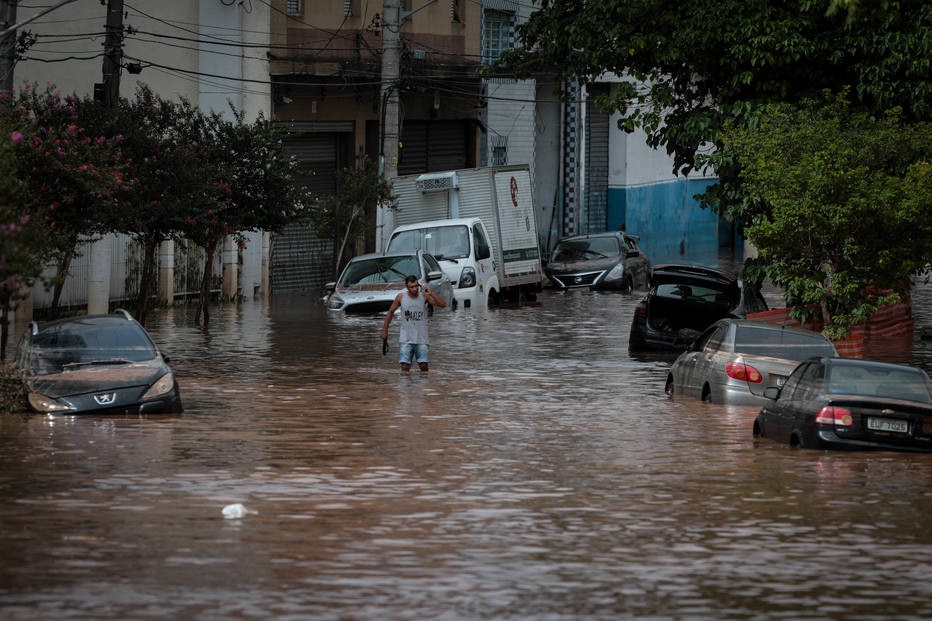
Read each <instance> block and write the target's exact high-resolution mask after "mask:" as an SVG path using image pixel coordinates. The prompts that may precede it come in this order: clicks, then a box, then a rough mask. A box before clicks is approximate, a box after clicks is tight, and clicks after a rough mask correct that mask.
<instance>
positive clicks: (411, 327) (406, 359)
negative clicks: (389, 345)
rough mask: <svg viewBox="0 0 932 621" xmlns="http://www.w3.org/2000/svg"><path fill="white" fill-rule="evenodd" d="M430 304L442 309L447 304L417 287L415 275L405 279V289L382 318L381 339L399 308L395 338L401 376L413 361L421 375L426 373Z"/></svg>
mask: <svg viewBox="0 0 932 621" xmlns="http://www.w3.org/2000/svg"><path fill="white" fill-rule="evenodd" d="M428 304H433V305H434V306H436V307H438V308H444V307H445V306H446V305H447V303H446V302H444V301H443V298H440V297H438V296H436V295H434V293H433V292H432V291H431V290H430V289H428V288H427V287H421V284H420V283H419V282H418V281H417V276H408V277H407V278H405V290H404V291H402V292H401V293H399V294H398V295H397V296H395V300H394V301H393V302H392V305H391V308H389V309H388V314H387V315H385V325H384V326H383V327H382V340H383V341H384V340H385V339H387V338H388V324H390V323H391V322H392V317H394V316H395V311H396V310H398V307H401V334H400V335H399V337H398V362H400V363H401V374H402V375H409V374H410V373H411V363H412V362H413V361H414V360H417V364H418V366H419V367H420V369H421V373H427V370H428V356H427V350H428V344H427V341H428V337H427V305H428Z"/></svg>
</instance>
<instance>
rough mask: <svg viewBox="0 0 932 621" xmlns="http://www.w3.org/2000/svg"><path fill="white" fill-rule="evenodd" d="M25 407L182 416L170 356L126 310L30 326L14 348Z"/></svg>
mask: <svg viewBox="0 0 932 621" xmlns="http://www.w3.org/2000/svg"><path fill="white" fill-rule="evenodd" d="M16 364H17V367H18V368H19V369H20V370H21V371H22V372H23V374H24V381H25V384H26V397H27V400H28V405H29V407H30V408H31V409H32V410H34V411H36V412H43V413H48V414H80V413H85V412H95V413H105V414H118V415H130V414H180V413H181V412H182V409H183V408H182V404H181V394H180V391H179V388H178V383H177V381H176V380H175V375H174V373H172V370H171V368H170V367H169V366H168V359H167V358H165V357H164V356H163V355H162V353H161V352H160V351H159V348H158V347H157V346H156V345H155V343H154V342H153V341H152V338H151V337H150V336H149V333H148V332H147V331H146V329H145V328H143V327H142V325H141V324H139V322H137V321H136V320H135V319H133V317H132V316H131V315H130V314H129V313H128V312H127V311H125V310H119V311H117V312H115V313H114V314H112V315H87V316H81V317H72V318H67V319H58V320H55V321H50V322H47V323H42V324H39V323H36V322H33V323H32V324H30V326H29V329H28V330H26V332H25V334H23V336H22V338H21V339H20V342H19V345H18V347H17V358H16Z"/></svg>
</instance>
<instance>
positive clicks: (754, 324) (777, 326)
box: [715, 317, 825, 338]
mask: <svg viewBox="0 0 932 621" xmlns="http://www.w3.org/2000/svg"><path fill="white" fill-rule="evenodd" d="M721 323H730V324H732V325H734V326H737V327H745V326H746V327H750V328H760V329H762V330H774V331H781V332H792V333H794V334H815V335H818V336H822V338H825V336H824V335H823V334H822V333H821V332H816V331H815V330H809V329H808V328H802V327H800V326H793V325H786V324H782V323H774V322H772V321H761V320H759V319H739V318H737V317H723V318H722V319H719V320H717V321H716V322H715V324H721Z"/></svg>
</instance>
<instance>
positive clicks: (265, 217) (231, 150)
mask: <svg viewBox="0 0 932 621" xmlns="http://www.w3.org/2000/svg"><path fill="white" fill-rule="evenodd" d="M182 105H183V106H184V107H186V116H187V118H188V123H187V126H186V128H185V135H186V136H188V141H189V143H190V144H191V148H192V149H193V150H194V153H195V154H196V157H197V159H198V161H199V169H198V176H199V178H200V179H199V183H198V185H197V186H196V187H197V192H196V193H195V194H193V195H192V196H191V201H190V203H189V205H188V211H187V212H186V217H185V218H184V221H183V223H182V225H181V231H182V233H183V234H184V236H185V237H187V238H188V239H190V240H191V241H193V242H194V243H196V244H197V245H198V246H200V247H201V248H203V249H204V251H205V253H206V260H205V268H204V280H203V281H202V284H201V296H200V305H199V307H198V313H197V318H198V320H199V319H200V316H201V314H203V317H204V323H205V324H206V323H208V321H209V310H208V301H209V292H210V271H211V270H210V266H211V264H212V262H213V257H214V255H215V253H216V251H217V247H218V246H219V244H220V243H221V242H222V240H223V238H224V237H226V236H227V235H237V234H239V233H243V232H245V231H258V230H263V231H276V230H279V229H281V228H282V227H284V226H285V225H286V224H288V223H289V222H291V221H292V220H294V219H296V218H298V217H299V216H300V214H301V213H302V211H303V209H304V206H305V198H304V195H303V193H302V191H301V189H300V188H299V187H298V185H297V183H296V182H295V176H296V173H297V167H298V164H297V162H296V161H295V160H294V159H293V158H291V157H290V156H288V155H286V154H285V152H284V142H283V140H282V135H281V133H280V132H279V131H278V130H276V129H275V127H274V126H273V124H272V123H271V122H269V121H267V120H266V119H265V118H264V117H262V116H261V115H260V117H259V118H258V119H257V120H256V121H254V122H252V123H249V122H246V120H245V115H244V113H242V112H239V111H237V110H235V109H232V112H233V120H232V121H231V120H227V119H225V118H224V117H223V116H222V115H220V114H219V113H217V112H211V113H203V112H200V111H197V110H195V109H193V108H191V107H190V105H189V104H188V103H187V102H184V103H183V104H182ZM239 241H240V243H242V236H240V237H239Z"/></svg>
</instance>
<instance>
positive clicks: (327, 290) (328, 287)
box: [323, 281, 337, 295]
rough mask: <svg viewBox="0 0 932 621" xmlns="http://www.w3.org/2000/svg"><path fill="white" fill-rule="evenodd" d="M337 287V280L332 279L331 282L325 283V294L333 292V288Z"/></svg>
mask: <svg viewBox="0 0 932 621" xmlns="http://www.w3.org/2000/svg"><path fill="white" fill-rule="evenodd" d="M336 288H337V283H336V281H331V282H328V283H324V286H323V294H324V295H330V294H331V293H333V290H334V289H336Z"/></svg>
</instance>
